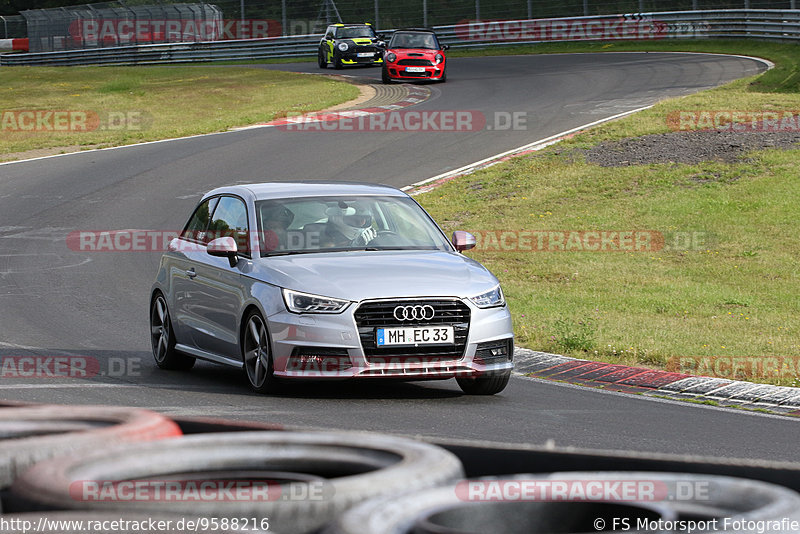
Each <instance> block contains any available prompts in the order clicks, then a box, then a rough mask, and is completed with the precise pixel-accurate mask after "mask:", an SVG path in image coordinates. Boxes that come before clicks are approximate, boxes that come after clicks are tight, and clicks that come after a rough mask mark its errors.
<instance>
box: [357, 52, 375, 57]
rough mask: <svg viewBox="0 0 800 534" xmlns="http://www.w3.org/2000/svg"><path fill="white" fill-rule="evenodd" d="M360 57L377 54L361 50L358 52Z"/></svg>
mask: <svg viewBox="0 0 800 534" xmlns="http://www.w3.org/2000/svg"><path fill="white" fill-rule="evenodd" d="M356 55H357V56H358V57H372V56H374V55H375V52H359V53H358V54H356Z"/></svg>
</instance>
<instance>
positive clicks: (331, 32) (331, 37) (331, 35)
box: [325, 26, 333, 41]
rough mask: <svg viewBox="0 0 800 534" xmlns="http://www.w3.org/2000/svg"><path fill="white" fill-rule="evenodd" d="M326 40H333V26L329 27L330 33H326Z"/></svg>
mask: <svg viewBox="0 0 800 534" xmlns="http://www.w3.org/2000/svg"><path fill="white" fill-rule="evenodd" d="M325 39H327V40H328V41H330V40H332V39H333V26H329V27H328V31H327V32H325Z"/></svg>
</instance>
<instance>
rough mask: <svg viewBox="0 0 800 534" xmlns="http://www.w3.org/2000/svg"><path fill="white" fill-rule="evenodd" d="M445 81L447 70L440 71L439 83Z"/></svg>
mask: <svg viewBox="0 0 800 534" xmlns="http://www.w3.org/2000/svg"><path fill="white" fill-rule="evenodd" d="M446 81H447V68H445V69H444V70H443V71H442V77H441V78H439V82H441V83H444V82H446Z"/></svg>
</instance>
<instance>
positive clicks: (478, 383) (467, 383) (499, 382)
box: [456, 371, 511, 395]
mask: <svg viewBox="0 0 800 534" xmlns="http://www.w3.org/2000/svg"><path fill="white" fill-rule="evenodd" d="M509 378H511V371H506V372H503V373H498V374H493V375H489V376H479V377H477V378H456V382H458V386H459V387H460V388H461V391H463V392H464V393H466V394H467V395H494V394H495V393H500V392H501V391H503V390H504V389H506V386H507V385H508V380H509Z"/></svg>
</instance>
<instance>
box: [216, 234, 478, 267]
mask: <svg viewBox="0 0 800 534" xmlns="http://www.w3.org/2000/svg"><path fill="white" fill-rule="evenodd" d="M473 239H474V238H473ZM206 252H208V253H209V255H211V256H216V257H218V258H228V261H229V262H230V264H231V267H236V264H237V263H238V262H239V247H237V246H236V240H235V239H233V238H232V237H218V238H217V239H214V240H212V241H210V242H209V243H208V245H207V246H206Z"/></svg>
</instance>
